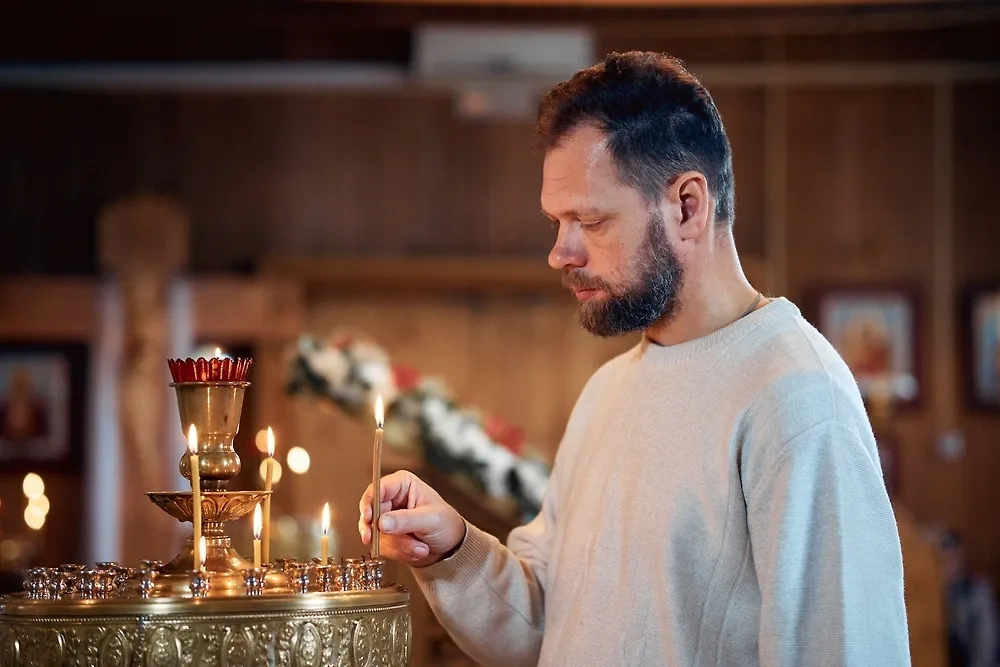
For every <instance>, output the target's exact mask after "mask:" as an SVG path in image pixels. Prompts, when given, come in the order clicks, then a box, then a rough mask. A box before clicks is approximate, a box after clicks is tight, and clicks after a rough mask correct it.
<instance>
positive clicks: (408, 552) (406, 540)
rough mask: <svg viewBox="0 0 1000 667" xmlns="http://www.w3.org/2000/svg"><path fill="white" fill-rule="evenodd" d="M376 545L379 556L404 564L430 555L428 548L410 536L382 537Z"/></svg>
mask: <svg viewBox="0 0 1000 667" xmlns="http://www.w3.org/2000/svg"><path fill="white" fill-rule="evenodd" d="M378 544H379V553H380V554H382V555H384V556H386V557H387V558H391V559H393V560H398V561H402V562H404V563H407V562H414V561H418V560H421V559H423V558H427V554H429V553H430V548H429V547H428V546H427V545H426V544H424V543H423V542H421V541H420V540H418V539H416V538H414V537H412V536H410V535H401V536H392V535H382V539H381V540H379V543H378Z"/></svg>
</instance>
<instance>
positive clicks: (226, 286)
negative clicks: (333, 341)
mask: <svg viewBox="0 0 1000 667" xmlns="http://www.w3.org/2000/svg"><path fill="white" fill-rule="evenodd" d="M99 289H100V283H99V282H98V281H97V280H93V279H88V278H43V277H29V278H15V279H7V280H4V281H3V282H0V339H2V340H8V341H10V340H38V341H42V340H59V341H89V340H91V339H93V338H94V336H96V334H97V328H98V324H99V322H98V313H97V311H98V308H97V306H98V303H97V301H98V291H99ZM191 292H192V310H193V313H192V316H191V317H192V322H193V325H194V333H195V336H197V337H198V338H203V339H217V340H226V341H248V342H268V341H279V342H280V341H288V340H292V339H294V338H295V337H296V336H298V335H299V333H300V332H301V327H302V315H303V309H302V300H301V296H300V290H299V288H298V286H297V285H296V284H295V283H293V282H288V281H281V280H273V279H268V278H242V277H232V276H219V277H205V278H193V279H192V290H191Z"/></svg>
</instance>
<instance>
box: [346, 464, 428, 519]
mask: <svg viewBox="0 0 1000 667" xmlns="http://www.w3.org/2000/svg"><path fill="white" fill-rule="evenodd" d="M414 479H415V478H414V476H413V473H411V472H410V471H408V470H397V471H396V472H394V473H390V474H388V475H386V476H384V477H383V478H382V479H381V480H380V481H379V496H381V501H382V502H383V503H385V502H389V503H391V502H392V500H393V499H394V498H406V496H407V494H408V493H409V492H410V485H411V484H412V483H413V480H414ZM372 495H373V492H372V485H371V484H369V485H368V488H366V489H365V492H364V493H363V494H361V501H360V502H359V503H358V509H359V510H360V511H362V512H364V511H365V507H366V506H368V507H370V506H371V504H372Z"/></svg>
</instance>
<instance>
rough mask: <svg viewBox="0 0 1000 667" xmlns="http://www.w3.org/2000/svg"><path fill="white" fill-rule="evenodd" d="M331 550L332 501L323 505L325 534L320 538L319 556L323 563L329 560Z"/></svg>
mask: <svg viewBox="0 0 1000 667" xmlns="http://www.w3.org/2000/svg"><path fill="white" fill-rule="evenodd" d="M329 551H330V503H325V504H324V505H323V536H322V537H321V538H320V551H319V558H320V563H321V564H322V565H326V564H327V563H328V561H329V555H330V554H329Z"/></svg>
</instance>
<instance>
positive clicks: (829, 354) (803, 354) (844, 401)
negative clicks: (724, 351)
mask: <svg viewBox="0 0 1000 667" xmlns="http://www.w3.org/2000/svg"><path fill="white" fill-rule="evenodd" d="M743 363H744V364H745V365H746V366H747V367H749V368H752V369H754V370H753V372H752V373H750V374H749V376H750V378H751V381H750V385H751V386H750V387H748V389H749V390H750V396H749V404H750V407H749V408H748V410H747V418H748V421H749V423H750V426H751V429H752V431H753V432H754V433H756V434H757V435H758V436H761V435H763V436H764V437H766V438H767V439H768V440H770V441H771V442H780V441H787V440H789V439H791V438H793V437H794V436H795V435H796V434H797V433H801V432H803V431H806V430H808V429H809V428H811V427H813V426H816V425H818V424H821V423H824V422H835V423H840V424H842V425H843V426H845V427H847V428H848V429H850V430H855V431H858V435H859V436H861V437H864V436H865V435H866V433H867V432H868V431H869V430H870V427H869V426H868V423H867V414H866V410H865V407H864V401H863V400H862V397H861V393H860V391H859V390H858V384H857V381H856V380H855V378H854V376H853V374H852V373H851V371H850V369H849V368H848V366H847V364H846V363H845V362H844V360H843V358H842V357H841V356H840V354H839V353H838V352H837V350H836V349H835V348H834V347H833V345H832V344H831V343H830V341H828V340H827V339H826V338H825V337H824V336H823V335H822V334H821V333H820V332H819V331H818V330H817V329H816V328H815V327H814V326H813V325H812V324H810V323H809V322H808V321H807V320H806V319H805V318H803V317H802V316H801V315H798V314H797V313H796V314H793V315H786V316H783V317H781V318H776V321H774V322H773V323H771V325H770V326H769V327H767V328H766V330H765V331H763V332H761V334H760V335H759V336H758V338H757V340H756V341H755V342H754V344H753V345H752V346H750V347H748V348H746V351H745V356H744V359H743Z"/></svg>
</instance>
